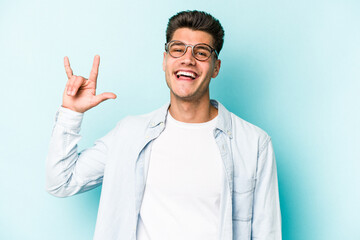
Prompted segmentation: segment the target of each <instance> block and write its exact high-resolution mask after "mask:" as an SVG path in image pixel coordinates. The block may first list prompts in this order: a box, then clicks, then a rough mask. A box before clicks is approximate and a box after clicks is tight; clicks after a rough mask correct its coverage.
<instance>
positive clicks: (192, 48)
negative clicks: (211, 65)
mask: <svg viewBox="0 0 360 240" xmlns="http://www.w3.org/2000/svg"><path fill="white" fill-rule="evenodd" d="M173 42H179V43H182V44H184V45H185V51H184V52H183V54H182V55H181V56H179V57H174V56H173V55H171V53H170V52H169V45H170V44H171V43H173ZM197 45H206V46H207V47H209V48H210V50H211V51H210V55H209V57H208V58H207V59H203V60H199V59H198V58H197V57H196V56H195V55H194V47H196V46H197ZM188 47H191V54H192V55H193V57H194V58H195V59H196V60H198V61H202V62H203V61H207V60H208V59H209V58H210V57H211V55H212V53H213V52H215V56H216V59H217V58H218V57H219V54H218V52H217V51H216V49H215V48H213V47H211V46H210V45H209V44H206V43H197V44H195V45H191V44H186V43H184V42H182V41H179V40H172V41H170V42H168V43H165V51H166V52H167V53H169V54H170V56H171V57H173V58H180V57H182V56H184V55H185V53H186V51H187V49H188Z"/></svg>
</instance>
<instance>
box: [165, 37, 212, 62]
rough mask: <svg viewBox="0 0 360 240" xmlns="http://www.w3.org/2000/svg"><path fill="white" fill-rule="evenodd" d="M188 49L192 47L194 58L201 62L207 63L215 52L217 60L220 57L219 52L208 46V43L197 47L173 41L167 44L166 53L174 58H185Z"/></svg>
mask: <svg viewBox="0 0 360 240" xmlns="http://www.w3.org/2000/svg"><path fill="white" fill-rule="evenodd" d="M188 47H191V53H192V55H193V57H194V58H195V59H197V60H199V61H206V60H208V59H209V58H210V56H211V54H212V52H215V54H216V58H217V57H218V53H217V51H216V50H215V49H214V48H212V47H210V46H209V45H207V44H206V43H198V44H195V45H190V44H185V43H183V42H181V41H178V40H173V41H170V42H168V43H165V51H166V52H167V53H169V54H170V56H172V57H173V58H179V57H182V56H184V54H185V53H186V51H187V49H188Z"/></svg>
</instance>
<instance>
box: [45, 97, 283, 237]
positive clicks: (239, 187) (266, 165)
mask: <svg viewBox="0 0 360 240" xmlns="http://www.w3.org/2000/svg"><path fill="white" fill-rule="evenodd" d="M211 104H213V105H214V106H215V107H216V108H218V121H217V125H216V128H215V129H214V138H215V141H216V143H217V145H218V147H219V150H220V154H221V158H222V161H223V165H224V171H225V174H224V179H223V183H222V185H223V187H222V189H223V190H222V191H223V192H222V194H221V198H222V199H221V201H220V202H221V205H220V212H221V217H220V223H221V224H220V226H219V227H220V236H219V239H221V240H231V239H234V240H235V239H236V240H245V239H246V240H249V239H254V240H255V239H256V240H258V239H264V240H265V239H266V240H275V239H276V240H279V239H281V214H280V205H279V193H278V182H277V173H276V163H275V157H274V152H273V147H272V143H271V139H270V137H269V136H268V135H267V134H266V133H265V132H264V131H263V130H261V129H260V128H258V127H256V126H254V125H252V124H250V123H248V122H246V121H244V120H242V119H241V118H239V117H237V116H236V115H234V114H233V113H230V112H229V111H227V110H226V109H225V108H224V106H223V105H221V104H220V103H219V102H217V101H214V100H212V101H211ZM168 107H169V104H166V105H165V106H163V107H162V108H160V109H158V110H156V111H154V112H151V113H149V114H146V115H141V116H129V117H126V118H124V119H123V120H121V121H120V122H119V123H118V124H117V126H116V127H115V128H114V129H113V130H112V131H110V132H109V133H108V134H107V135H106V136H104V137H103V138H101V139H99V140H97V141H96V142H95V145H94V146H93V147H91V148H88V149H86V150H84V151H82V152H80V153H78V151H77V143H78V141H79V140H80V138H81V136H80V135H79V132H80V126H81V122H82V118H83V114H81V113H76V112H74V111H71V110H69V109H65V108H61V109H60V110H59V111H58V112H57V116H56V123H55V126H54V129H53V133H52V137H51V141H50V149H49V153H48V158H47V179H46V189H47V191H48V192H49V193H51V194H52V195H54V196H58V197H66V196H71V195H74V194H77V193H81V192H84V191H87V190H90V189H92V188H95V187H97V186H99V185H101V184H102V192H101V198H100V205H99V212H98V217H97V222H96V229H95V235H94V239H95V240H120V239H121V240H124V239H129V240H135V239H136V228H137V223H138V218H139V211H140V207H141V202H142V198H143V194H144V188H145V183H146V172H147V169H145V167H144V165H145V164H144V163H145V161H146V160H149V157H150V151H151V144H152V141H153V140H154V139H156V138H157V137H158V136H159V135H160V134H161V132H162V131H163V130H164V128H165V119H166V114H167V112H168V111H167V110H168ZM204 169H206V166H204ZM199 174H201V173H199Z"/></svg>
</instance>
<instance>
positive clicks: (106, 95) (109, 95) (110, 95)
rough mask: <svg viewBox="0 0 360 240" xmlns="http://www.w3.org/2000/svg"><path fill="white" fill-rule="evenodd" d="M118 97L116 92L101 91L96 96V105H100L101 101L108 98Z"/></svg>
mask: <svg viewBox="0 0 360 240" xmlns="http://www.w3.org/2000/svg"><path fill="white" fill-rule="evenodd" d="M115 98H116V95H115V94H114V93H111V92H104V93H101V94H99V95H96V96H95V97H94V105H95V106H96V105H98V104H99V103H101V102H103V101H105V100H108V99H115Z"/></svg>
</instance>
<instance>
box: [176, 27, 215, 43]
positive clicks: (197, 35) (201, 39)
mask: <svg viewBox="0 0 360 240" xmlns="http://www.w3.org/2000/svg"><path fill="white" fill-rule="evenodd" d="M171 40H179V41H182V42H185V43H187V44H191V45H195V44H197V43H206V44H208V45H210V46H213V37H212V36H211V35H210V34H209V33H207V32H204V31H197V30H195V31H194V30H192V29H190V28H179V29H177V30H176V31H175V32H174V35H173V37H172V39H171ZM171 40H170V41H171Z"/></svg>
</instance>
